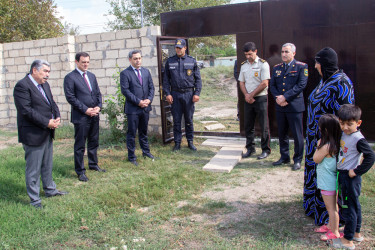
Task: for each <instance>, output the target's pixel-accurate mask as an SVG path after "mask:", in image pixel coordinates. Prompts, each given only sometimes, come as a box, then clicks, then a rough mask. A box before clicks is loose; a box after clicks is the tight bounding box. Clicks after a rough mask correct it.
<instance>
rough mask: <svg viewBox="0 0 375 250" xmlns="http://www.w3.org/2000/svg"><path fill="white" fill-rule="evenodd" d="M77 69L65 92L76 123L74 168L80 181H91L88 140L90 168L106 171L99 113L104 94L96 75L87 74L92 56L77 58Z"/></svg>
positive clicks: (67, 78)
mask: <svg viewBox="0 0 375 250" xmlns="http://www.w3.org/2000/svg"><path fill="white" fill-rule="evenodd" d="M75 59H76V60H75V62H76V65H77V67H76V69H75V70H73V71H72V72H70V73H69V74H67V75H66V76H65V79H64V92H65V97H66V100H67V101H68V102H69V103H70V105H72V111H71V112H72V113H71V122H72V123H73V124H74V139H75V142H74V167H75V171H76V173H77V175H78V179H79V180H80V181H88V180H89V179H88V178H87V176H86V169H85V165H84V162H83V155H84V153H85V144H86V141H87V155H88V159H89V162H88V165H89V169H90V170H95V171H98V172H105V170H104V169H102V168H100V167H99V166H98V156H97V151H98V147H99V112H100V110H101V108H102V94H101V93H100V89H99V85H98V82H97V81H96V77H95V75H94V74H93V73H91V72H89V71H87V69H88V67H89V64H90V56H89V54H87V53H85V52H79V53H77V54H76V57H75Z"/></svg>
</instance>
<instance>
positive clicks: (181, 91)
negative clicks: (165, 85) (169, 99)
mask: <svg viewBox="0 0 375 250" xmlns="http://www.w3.org/2000/svg"><path fill="white" fill-rule="evenodd" d="M172 91H176V92H180V93H186V92H191V91H194V88H185V89H172Z"/></svg>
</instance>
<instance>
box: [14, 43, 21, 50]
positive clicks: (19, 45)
mask: <svg viewBox="0 0 375 250" xmlns="http://www.w3.org/2000/svg"><path fill="white" fill-rule="evenodd" d="M12 46H13V49H23V42H16V43H13V44H12Z"/></svg>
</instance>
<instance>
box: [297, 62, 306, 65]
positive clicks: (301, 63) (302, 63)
mask: <svg viewBox="0 0 375 250" xmlns="http://www.w3.org/2000/svg"><path fill="white" fill-rule="evenodd" d="M296 64H300V65H306V63H304V62H300V61H296Z"/></svg>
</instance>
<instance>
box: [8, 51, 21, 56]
mask: <svg viewBox="0 0 375 250" xmlns="http://www.w3.org/2000/svg"><path fill="white" fill-rule="evenodd" d="M8 56H9V57H18V56H19V50H9V51H8Z"/></svg>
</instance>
